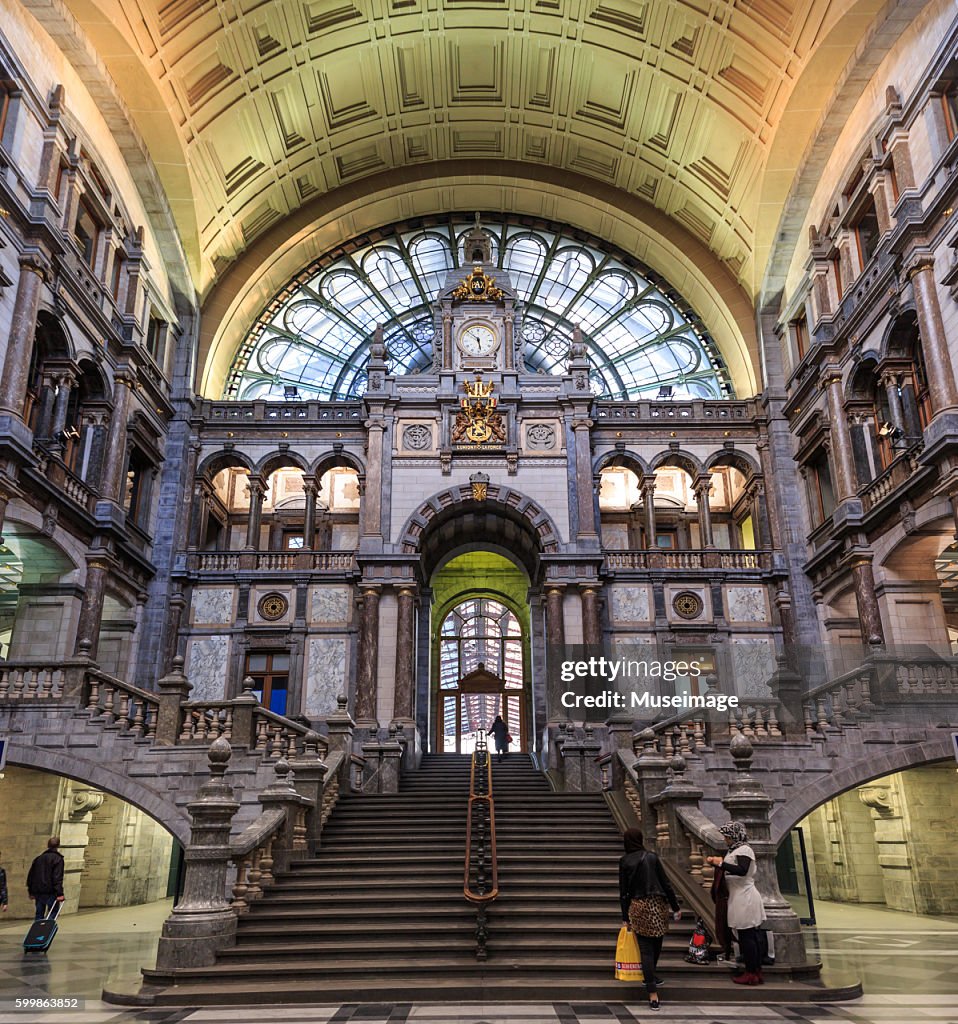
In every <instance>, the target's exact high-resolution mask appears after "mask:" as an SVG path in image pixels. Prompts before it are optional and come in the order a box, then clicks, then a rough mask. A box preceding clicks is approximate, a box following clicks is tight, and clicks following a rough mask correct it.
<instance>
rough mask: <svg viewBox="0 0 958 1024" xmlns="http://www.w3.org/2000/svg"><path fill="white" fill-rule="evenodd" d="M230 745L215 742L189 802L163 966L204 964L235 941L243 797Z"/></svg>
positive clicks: (159, 958) (161, 948) (160, 957)
mask: <svg viewBox="0 0 958 1024" xmlns="http://www.w3.org/2000/svg"><path fill="white" fill-rule="evenodd" d="M231 753H232V751H231V750H230V745H229V743H227V741H226V740H225V739H222V738H220V739H218V740H216V741H215V742H214V743H212V744H211V746H210V748H209V753H208V755H207V756H208V761H209V767H210V778H209V780H208V781H207V782H206V783H204V784H203V785H202V786H201V787H200V788H199V790H198V791H197V794H196V798H195V799H194V800H192V801H190V803H189V804H187V807H186V809H187V811H188V812H189V814H190V819H191V822H192V825H191V829H190V841H189V845H188V846H187V847H186V850H185V852H184V869H185V870H184V879H183V896H182V897H181V899H180V901H179V903H177V905H176V906H175V907H174V908H173V911H172V913H171V914H170V916H169V917H168V918H167V919H166V921H165V923H164V925H163V932H162V935H161V937H160V941H159V945H158V947H157V953H156V965H157V967H158V968H160V969H163V968H175V967H205V966H208V965H210V964H212V963H213V962H214V961H215V959H216V953H217V951H218V950H220V949H224V948H225V947H227V946H231V945H233V944H234V943H235V941H236V915H235V914H234V913H233V911H232V909H231V908H230V905H229V903H228V902H227V900H226V895H225V894H226V877H227V871H228V868H229V862H230V856H231V855H230V827H231V824H232V821H233V815H234V814H236V812H237V811H238V810H239V803H238V801H236V800H235V799H234V798H233V790H232V787H231V786H230V785H229V784H228V783H227V782H226V779H225V778H224V776H225V774H226V770H227V768H228V767H229V761H230V755H231Z"/></svg>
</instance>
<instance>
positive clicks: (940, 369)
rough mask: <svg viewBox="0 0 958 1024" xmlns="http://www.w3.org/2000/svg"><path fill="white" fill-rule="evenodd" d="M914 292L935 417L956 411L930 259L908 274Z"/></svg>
mask: <svg viewBox="0 0 958 1024" xmlns="http://www.w3.org/2000/svg"><path fill="white" fill-rule="evenodd" d="M908 276H909V277H910V278H911V283H912V289H913V290H914V293H915V312H916V313H917V314H918V331H919V333H920V334H921V350H922V352H923V353H924V356H925V368H926V369H927V371H928V391H929V394H930V396H931V404H932V407H933V410H934V413H935V414H936V415H937V414H938V413H940V412H944V411H945V410H946V409H955V408H958V382H956V380H955V370H954V367H953V366H952V362H951V355H950V353H949V351H948V338H947V336H946V334H945V325H944V322H943V321H942V318H941V306H940V304H939V302H938V289H937V286H936V284H935V264H934V260H933V259H931V258H928V259H920V260H918V261H917V262H916V263H915V264H914V265H913V266H912V267H911V268H910V270H909V271H908Z"/></svg>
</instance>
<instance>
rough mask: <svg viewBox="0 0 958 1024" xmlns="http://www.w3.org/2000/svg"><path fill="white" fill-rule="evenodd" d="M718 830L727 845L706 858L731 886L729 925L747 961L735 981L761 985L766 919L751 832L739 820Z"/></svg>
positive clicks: (729, 891)
mask: <svg viewBox="0 0 958 1024" xmlns="http://www.w3.org/2000/svg"><path fill="white" fill-rule="evenodd" d="M719 831H720V832H721V833H722V835H723V836H724V837H725V842H726V843H727V844H728V853H727V854H726V855H725V857H724V859H723V858H722V857H707V858H706V860H707V861H708V863H709V864H712V865H713V866H714V867H721V869H722V872H723V875H724V878H725V884H726V885H727V886H728V926H729V928H732V929H734V930H735V932H736V934H737V935H738V944H739V947H740V949H741V950H742V956H743V957H744V959H745V971H744V973H743V974H739V975H736V977H734V978H733V979H732V980H733V981H734V982H735V983H736V984H738V985H761V984H762V943H761V935H760V932H761V928H760V927H759V925H761V923H762V922H763V921H764V920H765V905H764V903H763V902H762V894H761V893H760V892H759V891H758V889H756V888H755V875H756V872H757V868H756V865H755V851H754V850H753V849H752V848H751V846H749V845H748V833H747V832H746V831H745V826H744V825H743V824H742V823H741V822H740V821H730V822H727V823H726V824H725V825H723V826H722V827H721V828H720V829H719Z"/></svg>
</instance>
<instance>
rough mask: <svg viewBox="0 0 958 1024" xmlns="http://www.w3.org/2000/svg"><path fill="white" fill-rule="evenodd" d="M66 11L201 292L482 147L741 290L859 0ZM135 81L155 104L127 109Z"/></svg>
mask: <svg viewBox="0 0 958 1024" xmlns="http://www.w3.org/2000/svg"><path fill="white" fill-rule="evenodd" d="M24 2H25V5H26V6H27V7H28V8H30V9H33V10H37V11H39V10H40V9H41V8H48V7H49V5H48V4H46V2H45V0H24ZM65 2H66V3H67V6H68V7H69V8H70V10H71V11H72V12H73V14H74V15H75V17H76V18H77V20H78V21H79V23H80V25H81V26H83V27H84V28H85V29H86V30H87V31H88V32H89V34H90V38H91V39H92V40H93V41H94V43H95V44H96V43H97V42H98V41H99V42H101V43H102V44H103V49H102V53H103V59H104V62H105V64H106V66H107V67H108V68H109V70H110V72H111V73H112V75H113V77H114V78H115V80H116V82H117V84H118V86H119V89H120V92H121V94H122V95H127V96H129V97H130V104H129V105H130V109H131V112H132V115H133V118H134V120H135V121H136V122H137V124H138V126H139V128H140V131H141V133H142V135H143V137H144V139H145V140H146V143H147V145H148V146H149V147H150V148H151V155H152V156H153V159H154V161H155V162H156V164H157V167H158V170H159V172H160V176H161V178H163V180H164V181H166V182H167V183H168V184H169V186H170V187H169V191H170V202H171V207H172V209H173V211H174V213H175V216H176V217H177V220H178V223H179V225H180V231H181V235H182V238H183V242H184V246H185V248H186V250H187V253H188V256H189V259H190V261H191V268H192V273H193V276H194V281H195V283H196V286H197V288H198V289H199V291H200V293H201V294H207V293H208V292H209V290H210V289H211V287H213V286H214V285H215V283H216V282H217V279H218V278H219V277H221V276H222V274H223V273H224V272H225V271H226V270H227V269H228V268H229V267H230V266H231V265H233V264H234V263H235V262H236V261H237V260H238V259H239V258H240V257H241V256H242V254H243V252H244V250H245V249H246V248H247V247H248V246H249V245H250V244H251V242H252V241H253V240H254V239H255V238H257V237H258V236H259V235H260V234H261V233H262V232H264V231H266V230H268V229H270V228H271V227H272V226H273V225H275V224H276V223H277V221H279V220H281V219H282V218H284V217H287V216H288V215H289V214H291V213H292V212H293V211H295V210H296V209H298V208H299V207H300V206H302V205H303V204H304V203H308V202H310V201H313V200H315V199H317V198H318V197H319V196H322V195H323V194H325V193H327V192H329V191H330V190H333V189H336V188H339V187H341V186H353V185H355V184H356V183H359V182H361V181H362V179H363V178H364V177H367V176H371V175H376V174H380V173H382V172H384V171H388V170H390V169H395V168H399V167H402V166H406V165H409V164H416V163H427V162H430V163H431V162H435V161H444V160H456V161H461V160H468V159H470V158H477V159H478V158H481V159H484V160H488V159H490V158H491V159H502V160H505V161H513V162H519V163H526V164H528V165H529V166H530V168H537V167H540V166H542V165H549V166H551V167H553V168H559V169H566V170H568V171H572V172H576V173H577V174H581V175H585V176H586V177H587V178H590V179H593V180H595V181H597V182H601V183H603V184H604V185H609V186H613V187H615V188H617V189H620V190H622V191H623V192H625V193H627V194H629V195H631V196H634V197H638V198H640V199H642V200H644V201H645V202H647V203H650V204H652V205H654V206H655V207H657V208H658V209H659V210H660V211H662V212H663V213H665V214H667V215H668V216H670V217H671V218H673V219H674V221H675V222H677V223H678V224H681V225H682V226H683V227H684V228H685V229H687V230H688V231H690V232H692V233H693V234H694V235H695V237H696V238H697V239H699V240H700V241H701V242H703V243H704V244H706V245H707V246H708V247H709V248H710V249H711V251H712V252H713V253H714V254H715V256H716V257H717V258H718V259H719V260H720V261H721V262H722V263H723V264H724V266H725V267H726V268H727V269H728V271H729V272H730V273H731V274H732V275H733V276H734V278H736V279H737V280H738V281H739V283H740V284H741V285H742V286H743V287H744V288H745V289H746V291H747V292H748V293H749V294H750V295H754V294H755V292H756V290H757V288H758V286H759V284H760V282H761V278H762V275H763V267H762V266H758V265H756V261H755V252H756V232H757V231H758V227H757V221H758V215H759V210H760V208H761V211H762V217H763V219H765V220H768V221H773V222H774V223H775V224H777V221H778V217H779V216H780V215H781V211H782V207H783V205H784V200H785V197H786V195H787V189H785V190H784V191H783V190H782V188H781V187H780V186H778V185H777V186H776V189H775V190H773V193H774V194H772V195H770V194H769V193H768V192H767V191H766V194H765V198H764V199H763V198H762V196H763V177H764V174H765V169H766V166H767V160H768V155H769V152H770V149H771V147H772V145H773V143H774V140H775V135H776V129H777V126H778V124H779V122H780V120H781V118H782V115H783V113H784V112H785V109H786V105H787V103H788V101H789V99H790V97H791V95H792V93H793V91H794V89H795V86H796V83H797V82H798V81H799V79H800V77H801V74H802V71H803V68H804V67H805V66H806V65H807V64H808V62H809V61H810V59H811V57H812V56H813V54H815V52H816V49H817V48H818V47H819V46H820V44H821V43H822V41H823V39H824V38H825V36H826V34H827V30H828V29H829V28H830V27H831V26H833V25H835V24H836V23H837V22H838V21H839V20H840V19H841V17H842V16H843V15H844V14H845V13H846V12H854V10H855V9H856V8H857V7H858V6H859V5H860V2H861V0H859V2H858V3H854V2H852V0H837V2H836V0H654V2H653V0H645V2H643V0H270V2H258V0H123V2H122V3H118V2H117V0H65ZM888 6H889V7H893V6H894V2H892V3H889V5H888ZM38 16H40V15H39V14H38ZM43 16H44V17H46V18H47V19H48V20H49V18H50V17H51V15H50V14H49V11H47V12H46V13H45V14H44V15H43ZM869 17H872V18H873V17H874V15H873V14H871V15H869ZM859 21H860V22H861V24H860V25H859V26H858V28H857V29H856V32H857V36H858V38H861V36H862V35H863V34H864V33H865V32H866V30H867V28H868V19H859ZM107 24H109V26H110V27H109V29H107V28H106V27H105V26H106V25H107ZM847 35H848V34H847V33H846V36H847ZM853 35H854V33H853ZM107 40H108V42H109V45H108V46H107V45H106V41H107ZM121 41H122V42H121ZM854 42H855V39H854V38H851V37H849V38H846V39H845V41H844V46H845V48H844V49H842V50H836V57H835V60H836V65H837V66H836V67H835V68H834V69H833V73H834V75H835V76H836V77H837V75H838V73H839V71H840V70H841V68H842V67H843V66H844V62H845V60H846V59H847V57H848V54H849V52H850V48H851V47H853V45H854ZM133 58H135V60H134V59H133ZM142 76H147V77H148V79H149V81H150V82H151V83H152V89H153V90H154V92H155V93H156V94H157V95H158V96H159V97H160V98H161V102H162V106H163V107H164V108H165V110H164V111H158V110H157V109H156V107H155V105H154V106H153V108H152V109H149V110H147V109H144V104H143V103H142V102H139V101H138V99H137V97H138V96H139V95H140V94H141V93H142V89H141V87H140V83H139V79H140V78H141V77H142ZM164 118H165V119H166V123H165V124H163V123H161V122H162V121H163V119H164ZM801 130H802V131H803V132H805V133H806V135H807V139H806V140H805V141H808V140H809V139H811V136H812V132H813V130H814V124H813V123H809V124H808V125H807V126H803V128H802V129H801ZM173 136H175V138H176V140H177V142H178V146H179V151H178V152H172V148H171V147H170V145H169V140H170V138H171V137H173ZM798 141H800V142H801V140H798ZM804 144H805V143H804V142H802V144H801V146H799V147H798V150H799V152H800V151H801V150H802V149H803V148H804ZM797 163H798V161H797V159H796V160H795V164H796V166H797ZM777 171H778V172H780V171H781V168H778V169H777ZM777 180H780V179H777ZM187 181H188V182H189V188H185V187H184V186H185V183H186V182H187ZM452 205H453V206H457V207H458V205H459V204H458V203H453V204H452ZM557 213H558V216H559V217H560V219H561V211H557ZM768 230H769V229H767V228H766V232H768Z"/></svg>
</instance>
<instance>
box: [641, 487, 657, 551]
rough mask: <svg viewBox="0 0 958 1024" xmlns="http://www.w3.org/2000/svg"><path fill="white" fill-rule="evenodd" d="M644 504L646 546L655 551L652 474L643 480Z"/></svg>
mask: <svg viewBox="0 0 958 1024" xmlns="http://www.w3.org/2000/svg"><path fill="white" fill-rule="evenodd" d="M641 494H642V503H643V504H644V506H645V546H646V547H647V548H648V549H649V550H650V551H654V550H655V548H656V547H657V546H658V545H657V543H656V540H655V474H654V473H650V474H649V475H648V476H646V477H643V478H642V484H641Z"/></svg>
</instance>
